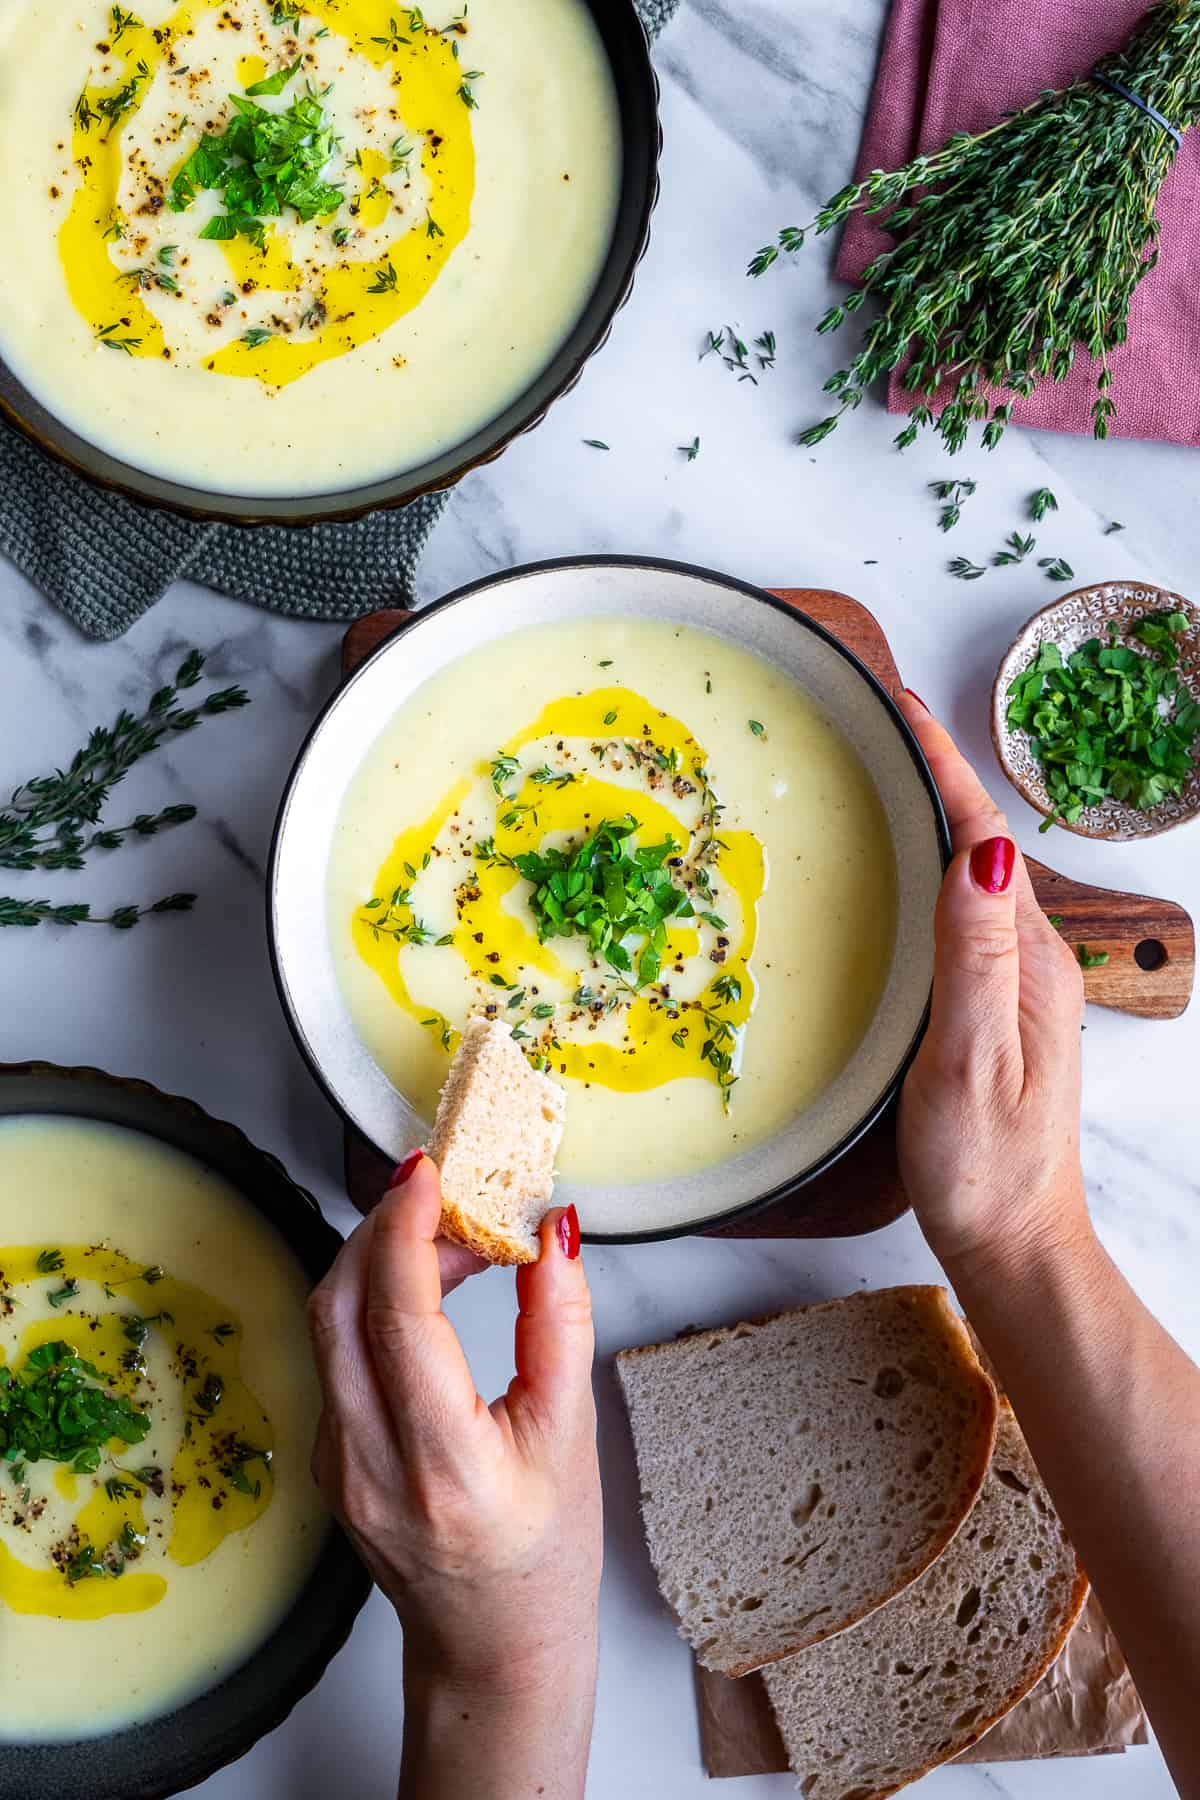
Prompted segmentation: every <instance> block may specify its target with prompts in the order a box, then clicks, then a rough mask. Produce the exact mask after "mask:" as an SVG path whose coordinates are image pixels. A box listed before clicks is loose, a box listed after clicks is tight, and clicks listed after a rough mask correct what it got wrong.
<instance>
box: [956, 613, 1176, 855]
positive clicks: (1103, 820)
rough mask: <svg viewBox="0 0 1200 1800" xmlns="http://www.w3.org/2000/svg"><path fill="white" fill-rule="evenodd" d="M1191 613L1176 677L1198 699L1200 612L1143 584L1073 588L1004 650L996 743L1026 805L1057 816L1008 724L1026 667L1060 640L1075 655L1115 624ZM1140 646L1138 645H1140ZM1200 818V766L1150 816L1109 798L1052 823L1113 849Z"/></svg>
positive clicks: (996, 689)
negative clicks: (1014, 686)
mask: <svg viewBox="0 0 1200 1800" xmlns="http://www.w3.org/2000/svg"><path fill="white" fill-rule="evenodd" d="M1164 608H1165V609H1167V610H1169V611H1171V612H1182V613H1186V614H1187V616H1188V618H1189V619H1190V620H1191V626H1190V629H1189V630H1188V631H1187V632H1186V634H1184V635H1183V636H1181V637H1180V639H1179V652H1180V654H1179V673H1180V675H1181V676H1182V677H1183V679H1184V681H1185V682H1186V683H1187V685H1188V687H1189V688H1191V690H1192V692H1193V693H1194V694H1196V695H1197V697H1200V609H1198V608H1197V607H1196V606H1195V605H1194V604H1193V603H1192V602H1191V601H1190V600H1185V599H1184V598H1183V597H1182V595H1180V594H1174V593H1172V592H1171V591H1170V590H1169V589H1167V588H1160V587H1155V586H1154V585H1153V583H1151V582H1146V581H1099V582H1094V583H1092V584H1091V585H1090V586H1089V587H1082V588H1076V589H1075V590H1074V592H1073V593H1070V594H1065V595H1064V596H1063V597H1062V598H1061V599H1060V600H1053V601H1051V603H1050V605H1049V606H1044V607H1043V608H1042V609H1041V611H1040V612H1037V613H1035V614H1034V615H1033V617H1032V618H1031V619H1030V620H1029V621H1028V622H1027V623H1026V624H1025V625H1024V626H1023V627H1022V628H1021V630H1020V632H1019V633H1018V634H1017V636H1016V638H1015V639H1014V640H1013V642H1012V644H1011V645H1010V646H1009V648H1008V650H1007V652H1006V653H1005V656H1004V660H1003V661H1002V662H1001V664H1000V667H999V669H998V670H997V673H996V680H995V683H994V685H993V688H992V717H991V727H992V743H993V744H994V745H995V749H996V756H997V758H998V760H999V763H1000V767H1001V768H1002V769H1003V770H1004V773H1005V775H1006V776H1007V777H1008V779H1009V781H1010V782H1011V783H1012V785H1013V787H1015V788H1016V790H1017V792H1018V793H1019V794H1020V796H1021V798H1022V799H1023V800H1027V801H1028V802H1029V804H1030V806H1032V807H1033V808H1034V809H1035V810H1036V811H1037V812H1040V813H1041V814H1042V816H1043V817H1044V818H1047V819H1049V818H1053V817H1054V803H1053V801H1052V800H1051V798H1050V796H1049V794H1048V792H1047V790H1046V784H1045V781H1044V780H1043V778H1042V774H1041V769H1040V765H1039V764H1038V763H1037V761H1036V760H1035V758H1034V756H1033V753H1032V751H1031V749H1030V747H1029V740H1028V738H1027V737H1026V735H1025V733H1024V732H1021V731H1014V730H1011V729H1010V727H1009V725H1008V722H1007V713H1008V689H1009V686H1010V684H1011V682H1012V681H1013V680H1014V678H1015V677H1016V676H1017V675H1019V674H1020V673H1022V671H1023V670H1025V669H1026V668H1028V666H1029V663H1030V661H1031V660H1032V658H1033V657H1034V656H1035V655H1036V653H1037V651H1038V650H1039V649H1040V647H1041V645H1042V644H1044V643H1056V644H1058V645H1059V647H1060V648H1061V649H1062V650H1063V651H1064V652H1066V653H1068V654H1069V653H1070V652H1072V651H1074V650H1077V649H1078V648H1079V646H1080V645H1081V644H1083V643H1085V642H1086V641H1087V640H1088V639H1089V638H1093V637H1098V636H1100V635H1102V634H1103V630H1104V626H1105V625H1106V624H1107V622H1108V621H1109V620H1110V619H1116V620H1119V621H1120V622H1121V624H1122V627H1123V630H1125V631H1127V630H1128V629H1129V627H1130V626H1131V625H1132V624H1133V623H1134V622H1135V621H1136V620H1138V619H1140V618H1143V617H1144V616H1145V615H1146V614H1147V613H1151V612H1160V611H1162V610H1163V609H1164ZM1135 644H1136V640H1135ZM1197 817H1200V762H1197V763H1196V765H1195V768H1194V770H1193V773H1192V775H1191V778H1190V779H1189V781H1188V783H1187V785H1186V787H1185V788H1184V790H1183V793H1182V794H1179V795H1175V796H1173V797H1172V798H1171V799H1169V800H1164V801H1163V802H1162V804H1161V805H1160V806H1156V807H1154V808H1153V809H1152V810H1151V811H1150V812H1139V811H1138V809H1137V808H1136V807H1133V806H1128V805H1126V804H1124V803H1123V802H1121V801H1118V800H1107V801H1105V802H1104V804H1103V805H1102V806H1092V807H1088V808H1087V809H1086V810H1085V811H1084V812H1083V813H1082V814H1081V815H1080V817H1079V819H1078V820H1077V821H1076V822H1075V823H1074V824H1068V823H1067V822H1066V820H1064V819H1055V821H1054V822H1055V824H1056V825H1059V826H1061V828H1062V829H1063V830H1064V831H1071V832H1074V834H1075V835H1076V836H1077V837H1086V838H1098V839H1100V840H1102V841H1104V842H1107V843H1112V844H1120V843H1133V842H1135V841H1136V840H1137V839H1139V838H1148V837H1158V836H1159V835H1160V834H1161V833H1162V832H1164V831H1173V830H1174V829H1175V828H1176V826H1178V825H1186V824H1188V822H1189V821H1190V820H1192V819H1195V818H1197Z"/></svg>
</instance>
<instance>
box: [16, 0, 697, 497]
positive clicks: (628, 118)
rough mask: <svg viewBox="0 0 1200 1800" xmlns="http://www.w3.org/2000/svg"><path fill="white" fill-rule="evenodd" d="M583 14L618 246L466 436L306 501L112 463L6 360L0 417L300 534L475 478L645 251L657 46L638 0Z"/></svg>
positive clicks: (608, 1) (131, 483)
mask: <svg viewBox="0 0 1200 1800" xmlns="http://www.w3.org/2000/svg"><path fill="white" fill-rule="evenodd" d="M586 4H587V6H588V10H589V11H590V12H591V14H592V16H593V18H594V20H595V22H596V26H597V29H598V30H599V33H600V36H601V38H602V39H603V42H604V48H605V50H606V52H607V54H608V60H609V65H610V67H611V69H612V73H613V79H614V81H615V84H616V91H617V102H618V106H619V108H620V118H621V144H622V159H623V160H622V171H621V187H620V194H619V198H618V203H617V216H616V223H615V225H614V228H613V236H612V242H611V244H610V246H609V251H608V255H607V257H606V258H605V261H604V266H603V268H602V269H601V271H600V276H599V279H598V281H597V283H596V286H595V288H594V290H593V292H592V295H591V298H590V299H589V300H588V302H587V305H586V306H585V307H584V309H583V312H582V314H581V315H580V317H579V319H578V320H577V321H576V324H575V327H574V329H573V330H572V331H571V333H570V335H569V336H568V338H567V339H566V341H565V342H564V343H563V344H562V345H561V346H560V347H559V349H558V351H557V353H556V354H555V355H554V356H553V357H552V358H551V359H550V361H549V362H548V364H547V366H546V367H545V368H544V369H543V370H542V372H541V373H540V374H539V375H538V376H537V378H536V380H534V381H533V382H532V383H531V384H530V386H529V387H528V388H527V389H526V391H525V392H524V393H523V394H520V395H518V397H517V398H516V399H515V400H514V401H513V402H512V404H511V405H510V406H508V407H506V408H505V409H504V411H503V412H501V413H500V414H499V415H498V416H497V417H496V418H494V419H491V420H489V421H488V423H487V424H485V425H484V426H482V427H481V428H480V429H479V430H478V431H476V432H474V433H472V435H471V436H470V437H469V438H467V439H465V440H464V441H462V442H461V443H458V444H453V445H451V446H450V448H449V449H447V450H445V451H443V452H442V453H441V454H439V455H438V456H436V457H433V458H431V459H430V460H429V461H427V462H425V463H423V464H420V465H419V466H417V467H415V468H409V469H407V470H404V471H403V472H401V473H397V474H384V475H382V476H380V477H379V478H378V479H376V480H373V481H370V482H368V483H364V484H362V485H360V486H357V487H353V488H344V489H339V490H337V491H334V492H330V493H324V494H308V495H305V496H304V497H302V498H290V497H288V496H287V495H284V496H279V495H274V496H272V497H265V496H264V497H256V496H254V495H245V494H226V493H218V492H216V491H210V490H206V489H204V488H200V487H192V486H187V485H185V484H184V483H182V482H180V481H175V480H171V479H168V478H166V477H164V476H159V475H155V474H153V473H152V472H150V471H149V470H147V469H142V468H138V467H136V466H135V465H134V464H132V463H128V462H124V461H122V460H120V459H119V458H118V457H116V456H113V455H110V454H109V452H108V451H106V450H102V449H100V448H99V447H98V445H96V444H94V443H92V442H90V441H89V440H88V439H87V438H86V437H83V436H81V435H80V434H79V433H78V432H77V431H74V430H72V429H71V427H70V426H69V425H67V424H66V423H64V421H63V420H62V419H60V418H58V417H57V416H56V415H55V414H54V413H53V412H52V411H51V410H50V409H49V408H48V407H46V406H44V405H43V404H42V402H41V401H40V400H39V399H37V398H36V397H35V396H34V395H33V394H32V393H31V392H30V391H29V389H28V388H27V387H26V386H25V385H24V383H23V382H22V381H20V380H19V379H18V377H17V375H16V373H15V371H14V370H12V369H10V368H9V367H8V366H7V364H6V363H5V362H4V360H3V359H2V358H0V418H3V419H7V421H8V422H9V424H11V425H15V426H16V427H17V429H18V430H19V431H21V432H23V433H24V435H25V436H26V437H27V438H29V439H30V440H31V442H32V443H34V444H36V445H37V446H38V448H39V449H41V450H44V451H45V452H46V453H47V455H49V456H52V457H54V458H55V459H56V460H57V461H59V462H62V463H65V464H66V465H67V466H68V467H69V468H71V469H73V470H74V471H75V472H76V474H79V475H85V476H87V477H88V479H89V480H91V481H94V482H96V483H97V484H98V485H99V486H100V487H105V488H109V489H112V490H113V491H115V492H117V493H120V494H124V495H125V496H126V498H128V499H130V500H138V501H141V502H142V503H143V504H145V505H148V506H157V507H162V508H165V509H167V510H168V511H171V512H175V513H180V514H183V515H184V516H185V517H187V518H190V519H199V520H215V521H223V522H225V523H227V524H231V525H288V526H304V525H316V524H322V523H331V522H334V521H345V520H350V519H361V518H363V517H365V516H366V514H368V513H371V512H377V511H388V510H390V509H392V508H393V507H398V506H407V505H408V504H409V503H410V501H413V500H416V499H419V498H420V497H421V496H422V495H424V494H432V493H436V492H437V491H438V490H439V489H442V488H449V487H453V486H454V485H455V484H456V483H457V482H459V481H461V480H462V478H463V476H464V475H468V474H469V473H470V472H471V470H472V469H476V468H479V467H480V466H482V465H483V464H485V463H489V462H492V461H494V460H495V458H496V457H498V456H499V455H500V454H501V453H502V452H503V451H504V450H506V449H507V448H508V446H509V444H510V443H511V442H512V441H513V439H514V438H516V437H519V436H520V435H521V434H522V433H523V432H526V431H529V430H531V429H532V428H533V427H534V426H535V425H538V424H540V423H541V421H542V420H543V419H544V418H545V416H546V413H547V412H548V411H549V409H550V407H551V406H553V404H554V402H555V401H556V400H558V399H560V398H561V396H562V395H563V394H565V393H568V392H569V391H570V389H571V388H573V387H574V386H575V384H576V382H577V381H578V380H579V378H580V376H581V375H582V373H583V370H584V368H585V366H586V364H587V363H588V362H589V361H590V359H591V357H592V356H593V355H594V354H595V352H596V351H597V350H599V349H600V348H601V347H602V346H603V345H604V344H605V343H606V342H607V340H608V337H609V334H610V332H611V331H612V328H613V322H614V320H615V318H616V316H617V314H618V313H619V312H620V310H621V308H622V307H623V306H624V305H625V303H626V301H627V300H628V299H629V296H630V293H631V292H632V289H633V282H634V276H635V275H636V273H637V268H638V265H639V263H640V262H641V260H642V258H643V256H644V255H645V253H646V248H647V245H648V243H649V241H650V220H651V217H652V215H653V212H654V207H655V204H656V202H657V199H658V163H659V153H660V151H661V148H662V131H661V127H660V124H659V116H658V80H657V77H656V75H655V73H654V65H653V64H652V62H651V60H650V46H649V43H648V40H647V37H646V32H645V28H644V27H643V25H642V22H641V19H640V18H639V17H638V13H637V11H636V8H635V6H634V3H633V0H586Z"/></svg>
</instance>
